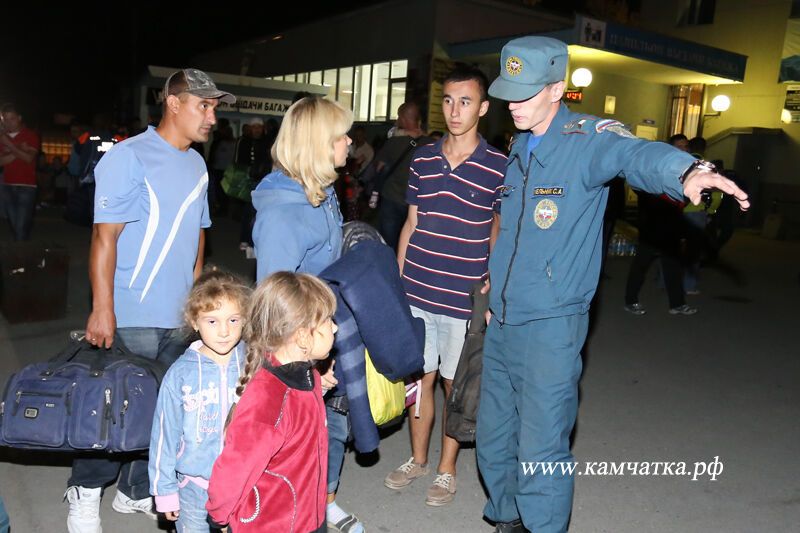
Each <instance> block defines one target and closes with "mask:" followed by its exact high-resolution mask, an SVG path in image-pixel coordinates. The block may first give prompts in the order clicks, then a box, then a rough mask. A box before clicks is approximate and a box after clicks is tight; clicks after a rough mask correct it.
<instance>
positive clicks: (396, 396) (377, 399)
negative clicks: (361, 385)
mask: <svg viewBox="0 0 800 533" xmlns="http://www.w3.org/2000/svg"><path fill="white" fill-rule="evenodd" d="M365 358H366V360H367V397H368V398H369V410H370V411H371V412H372V419H373V420H374V421H375V423H376V424H377V425H379V426H380V425H383V424H385V423H387V422H390V421H392V420H394V419H395V418H397V417H398V416H400V415H402V414H403V409H405V406H406V386H405V383H403V381H402V380H400V381H389V380H388V379H386V377H384V375H383V374H381V373H380V372H378V371H377V370H376V369H375V365H373V364H372V359H370V358H369V352H366V353H365Z"/></svg>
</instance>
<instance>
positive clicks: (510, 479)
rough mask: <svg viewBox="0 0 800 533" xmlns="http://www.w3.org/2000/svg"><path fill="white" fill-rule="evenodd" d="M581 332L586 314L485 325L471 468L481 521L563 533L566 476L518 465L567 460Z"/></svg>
mask: <svg viewBox="0 0 800 533" xmlns="http://www.w3.org/2000/svg"><path fill="white" fill-rule="evenodd" d="M588 325H589V320H588V316H587V315H586V314H582V315H568V316H563V317H556V318H547V319H541V320H534V321H532V322H529V323H527V324H524V325H521V326H510V325H504V326H503V327H502V328H501V327H499V325H498V323H497V321H496V320H492V322H491V324H490V325H489V328H488V329H487V331H486V338H485V340H484V347H483V374H482V376H481V401H480V405H479V407H478V425H477V432H476V439H477V441H476V446H477V448H476V449H477V455H478V467H479V468H480V472H481V475H482V476H483V479H484V482H485V484H486V489H487V491H488V493H489V502H488V503H487V504H486V508H485V509H484V514H485V515H486V517H487V518H489V519H491V520H493V521H496V522H512V521H514V520H516V519H517V518H521V519H522V522H523V524H524V525H525V527H526V528H527V529H528V530H530V531H535V532H536V533H561V532H566V530H567V524H568V522H569V516H570V511H571V510H572V491H573V482H574V480H573V477H572V476H571V475H565V474H563V473H561V472H559V471H558V470H557V471H556V473H554V474H552V475H543V474H540V473H536V474H533V475H528V473H527V472H526V471H525V470H524V469H523V467H522V465H521V464H520V462H523V461H524V462H537V461H543V462H553V463H556V462H565V463H569V462H571V461H572V460H573V457H572V453H571V452H570V449H569V435H570V432H571V431H572V428H573V426H574V425H575V417H576V416H577V413H578V380H579V379H580V376H581V370H582V368H583V366H582V361H581V355H580V350H581V348H582V347H583V343H584V341H585V340H586V333H587V329H588Z"/></svg>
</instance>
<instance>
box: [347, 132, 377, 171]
mask: <svg viewBox="0 0 800 533" xmlns="http://www.w3.org/2000/svg"><path fill="white" fill-rule="evenodd" d="M349 157H350V158H352V159H354V160H355V168H354V173H355V175H356V177H358V176H359V175H360V174H361V173H362V172H364V170H365V169H366V168H367V165H369V164H370V163H371V162H372V158H373V157H375V151H374V150H373V149H372V146H370V144H369V143H368V142H367V134H366V132H365V130H364V126H356V127H355V128H353V144H351V145H350V153H349Z"/></svg>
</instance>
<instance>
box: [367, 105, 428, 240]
mask: <svg viewBox="0 0 800 533" xmlns="http://www.w3.org/2000/svg"><path fill="white" fill-rule="evenodd" d="M430 141H431V139H430V137H427V136H425V135H424V133H423V131H422V120H421V118H420V113H419V106H418V105H417V104H415V103H413V102H406V103H404V104H402V105H401V106H400V108H399V109H398V111H397V126H396V128H395V130H394V132H393V133H392V135H391V137H389V138H388V139H387V140H386V143H385V144H384V145H383V147H382V148H381V149H380V151H379V152H378V153H377V155H376V156H375V172H376V175H375V178H374V181H375V182H374V184H373V186H374V189H373V190H374V191H376V192H378V193H379V194H380V199H379V203H378V230H379V231H380V232H381V235H382V236H383V239H384V240H385V241H386V244H388V245H389V246H391V247H392V248H393V249H395V250H397V242H398V238H399V237H400V230H402V229H403V224H405V221H406V218H407V216H408V204H407V203H406V189H407V188H408V169H409V167H410V166H411V156H412V155H413V152H414V148H416V147H417V146H422V145H424V144H428V143H430Z"/></svg>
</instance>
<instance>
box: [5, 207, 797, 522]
mask: <svg viewBox="0 0 800 533" xmlns="http://www.w3.org/2000/svg"><path fill="white" fill-rule="evenodd" d="M5 230H6V228H5V227H3V224H0V232H3V234H4V235H5V233H4V232H5ZM213 231H214V232H213V234H212V235H211V239H212V244H213V256H212V257H211V258H210V261H213V262H215V263H218V264H222V265H225V266H227V267H228V268H231V269H234V270H237V271H239V272H241V273H243V274H246V273H249V272H251V271H252V269H253V263H252V262H248V261H246V260H245V259H243V258H242V257H241V254H240V252H238V250H237V246H238V244H237V242H236V241H237V240H238V239H237V238H236V235H237V228H236V226H235V224H234V223H232V222H230V221H227V220H225V219H221V220H218V221H216V227H215V229H214V230H213ZM34 237H35V238H36V239H39V240H42V241H47V242H55V243H58V244H60V245H62V246H66V247H68V248H69V249H70V251H71V253H72V260H71V271H70V289H69V291H70V292H69V312H68V316H67V317H66V318H64V319H62V320H58V321H53V322H43V323H37V324H22V325H13V326H9V325H8V324H7V323H6V322H5V320H3V319H2V318H0V382H5V380H6V378H7V377H8V375H9V374H10V373H11V372H13V371H14V370H16V369H18V368H19V367H20V366H21V365H22V364H26V363H30V362H33V361H41V360H45V359H47V358H49V357H50V356H52V355H53V354H54V353H55V352H56V351H57V350H58V348H60V347H61V346H62V345H63V343H64V342H65V339H66V335H67V332H68V331H69V330H70V329H80V328H82V327H83V325H84V321H85V317H86V314H87V312H88V304H89V296H88V282H87V280H86V255H87V245H88V232H87V231H83V230H79V229H77V228H75V227H72V226H68V225H65V224H64V223H62V222H61V221H60V220H58V218H57V217H55V216H54V215H53V214H47V213H45V214H42V215H40V220H38V221H37V225H36V228H35V231H34ZM724 259H725V260H726V261H727V263H728V264H729V265H735V266H736V270H733V269H726V270H707V271H705V272H704V275H703V278H702V281H701V289H702V291H703V293H702V295H700V296H696V297H693V299H692V300H691V301H692V303H695V304H696V305H698V307H700V313H699V314H697V315H696V316H694V317H673V316H669V315H668V314H667V313H666V296H665V295H664V293H663V292H661V291H659V290H658V289H656V288H655V287H654V286H653V284H652V283H651V284H648V286H647V287H645V289H644V291H643V293H642V302H643V303H645V304H647V305H648V306H649V307H650V313H648V314H647V315H645V316H643V317H634V316H630V315H628V314H626V313H625V312H624V311H622V308H621V307H622V289H623V282H624V277H625V274H626V272H627V266H628V264H629V259H612V260H611V261H610V263H609V274H610V276H611V278H610V279H609V280H607V281H606V282H605V284H604V287H603V290H602V294H601V296H600V305H599V306H598V308H597V309H596V312H595V317H594V321H593V330H592V334H591V336H590V339H589V342H588V346H587V349H586V364H585V370H584V375H583V381H582V383H581V406H580V414H579V419H578V429H577V432H576V437H575V446H574V452H575V455H576V457H577V459H578V460H579V461H584V462H585V461H594V462H602V461H607V462H612V461H613V462H623V461H629V462H631V461H639V462H641V461H685V462H687V463H688V464H689V466H690V467H692V466H693V465H694V462H696V461H712V460H714V458H715V457H719V461H720V462H722V463H723V465H724V470H723V471H722V473H721V474H720V475H719V477H718V479H717V480H716V481H710V480H709V478H708V477H707V476H704V477H702V478H700V479H698V480H697V481H691V478H690V477H686V476H683V477H678V476H657V477H656V476H631V475H630V473H629V472H626V473H625V474H626V475H624V476H580V477H578V478H577V481H576V490H575V506H574V511H573V518H572V525H571V531H575V532H613V533H629V532H630V533H634V532H635V533H647V532H665V533H666V532H717V531H719V532H754V531H759V532H763V531H781V532H783V531H798V524H800V461H798V459H797V457H798V452H800V444H798V443H800V422H799V421H800V385H799V384H800V358H799V357H798V355H800V349H798V347H797V338H798V337H796V335H797V333H798V331H797V330H798V326H800V322H799V321H798V314H797V302H798V301H800V285H798V275H799V274H800V243H796V242H795V243H786V242H775V241H767V240H764V239H761V238H760V237H758V236H756V235H753V234H749V233H739V234H737V235H736V237H735V238H734V240H733V242H732V243H731V245H730V247H729V249H727V250H726V251H725V253H724ZM440 401H441V398H440ZM438 449H439V445H438V444H434V445H433V449H432V456H433V457H437V455H438ZM408 455H410V454H409V447H408V438H407V430H406V428H405V426H404V427H402V428H399V429H396V430H395V431H393V432H388V434H387V435H386V437H385V439H384V440H383V442H382V444H381V448H380V454H375V455H374V456H370V457H361V458H359V460H358V461H356V458H355V456H354V455H353V454H349V455H348V456H347V458H346V460H345V467H344V473H343V475H342V478H343V485H342V488H341V493H340V498H339V499H340V503H341V504H342V506H343V507H345V508H347V509H349V510H352V511H353V512H355V513H356V514H358V515H359V516H360V517H361V518H362V519H363V520H364V521H365V523H366V524H367V530H368V531H370V532H376V531H379V532H387V533H388V532H409V533H413V532H429V531H435V532H439V531H443V532H450V531H453V532H456V531H457V532H478V533H479V532H488V531H491V530H492V528H491V527H490V526H489V525H487V524H486V523H485V522H483V521H482V520H481V514H482V513H481V510H482V506H483V504H484V501H485V496H484V493H483V490H482V489H481V486H480V484H479V482H478V480H477V475H476V467H475V453H474V450H472V449H467V450H464V451H463V452H462V454H461V458H460V461H459V469H460V470H459V475H458V483H459V485H458V487H459V488H458V494H457V499H456V501H455V502H454V503H453V504H452V505H450V506H449V507H445V508H438V509H433V508H430V507H427V506H425V505H424V503H423V500H424V497H425V496H424V495H425V489H426V486H425V483H426V481H422V482H421V483H418V484H415V485H413V486H411V487H410V488H407V489H405V490H403V491H399V492H394V491H390V490H389V489H386V488H384V486H383V482H382V479H383V476H384V475H385V474H386V473H387V472H388V471H389V470H391V469H392V468H394V467H395V466H397V465H398V464H400V463H401V462H403V461H404V460H405V459H407V457H408ZM67 465H68V459H67V458H66V457H64V456H60V455H51V456H48V455H47V454H20V453H16V452H12V451H9V450H0V494H2V496H3V498H4V499H5V501H6V505H7V506H8V509H9V513H10V515H11V522H12V530H13V531H14V532H15V533H27V532H37V533H38V532H48V533H49V532H60V531H64V530H65V529H66V528H65V525H64V524H65V517H66V504H63V503H61V499H62V496H63V493H64V489H65V484H66V480H67V478H68V476H69V468H68V467H67ZM599 469H600V466H599V465H597V466H595V468H594V470H595V471H596V472H597V471H598V470H599ZM661 470H663V468H661ZM113 493H114V489H113V488H112V489H109V491H108V496H107V497H106V498H105V499H104V503H103V512H102V518H103V524H104V529H105V531H106V532H111V533H116V532H119V533H128V532H146V531H157V529H156V526H155V525H154V524H153V523H152V522H151V521H149V520H147V519H145V518H143V517H140V516H125V515H119V514H117V513H115V512H114V511H112V510H111V508H110V504H111V500H112V497H113Z"/></svg>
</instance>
